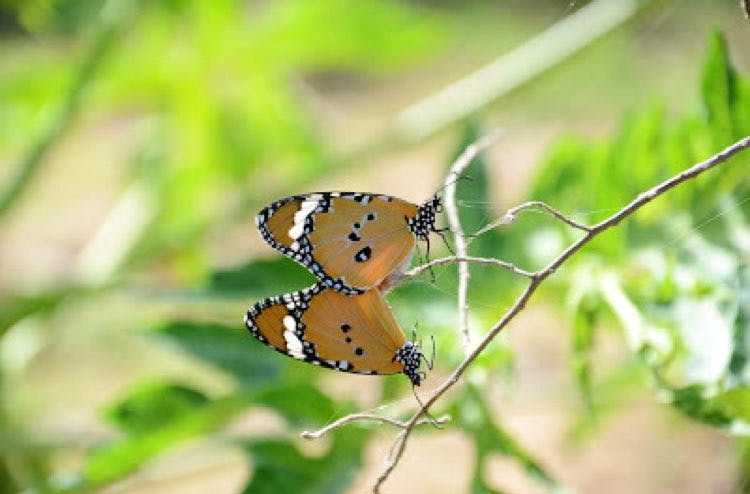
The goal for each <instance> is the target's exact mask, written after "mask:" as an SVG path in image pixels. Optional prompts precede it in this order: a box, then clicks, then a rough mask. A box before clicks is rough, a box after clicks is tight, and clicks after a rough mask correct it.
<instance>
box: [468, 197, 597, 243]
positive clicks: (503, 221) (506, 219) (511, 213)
mask: <svg viewBox="0 0 750 494" xmlns="http://www.w3.org/2000/svg"><path fill="white" fill-rule="evenodd" d="M533 208H536V209H542V210H544V211H546V212H548V213H550V214H551V215H552V216H554V217H555V218H557V219H558V220H560V221H562V222H563V223H565V224H567V225H569V226H571V227H573V228H575V229H577V230H582V231H584V232H590V231H591V227H590V226H587V225H584V224H582V223H579V222H577V221H575V220H574V219H572V218H569V217H568V216H566V215H564V214H563V213H561V212H560V211H558V210H557V209H555V208H553V207H552V206H550V205H549V204H547V203H545V202H542V201H529V202H525V203H523V204H520V205H518V206H516V207H513V208H510V209H509V210H508V211H506V212H505V214H504V215H503V216H502V218H498V219H497V220H495V221H493V222H492V223H490V224H489V225H487V226H485V227H484V228H482V229H481V230H479V231H478V232H476V233H475V234H474V235H472V236H474V237H478V236H479V235H481V234H483V233H485V232H488V231H490V230H494V229H495V228H497V227H498V226H501V225H509V224H511V223H513V222H514V221H515V219H516V216H517V215H518V213H520V212H521V211H525V210H527V209H533Z"/></svg>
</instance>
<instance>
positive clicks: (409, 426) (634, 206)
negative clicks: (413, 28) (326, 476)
mask: <svg viewBox="0 0 750 494" xmlns="http://www.w3.org/2000/svg"><path fill="white" fill-rule="evenodd" d="M748 147H750V136H747V137H745V138H743V139H741V140H739V141H737V142H735V143H734V144H732V145H731V146H728V147H727V148H725V149H724V150H723V151H721V152H719V153H717V154H715V155H713V156H712V157H710V158H708V159H707V160H705V161H703V162H701V163H698V164H696V165H694V166H692V167H690V168H688V169H686V170H685V171H683V172H682V173H680V174H678V175H675V176H673V177H672V178H669V179H668V180H665V181H664V182H662V183H660V184H659V185H657V186H655V187H653V188H651V189H649V190H648V191H646V192H643V193H642V194H639V195H638V196H637V197H636V198H634V199H633V200H632V201H631V202H630V203H629V204H627V205H626V206H624V207H623V208H622V209H620V210H619V211H618V212H617V213H615V214H613V215H612V216H610V217H609V218H607V219H605V220H603V221H601V222H599V223H597V224H595V225H592V226H586V225H582V224H580V223H577V222H573V221H572V220H570V219H569V218H567V217H566V216H565V215H563V214H562V213H560V212H558V211H556V210H555V209H553V208H551V207H549V206H547V205H546V204H544V203H538V202H532V203H526V204H522V205H520V206H517V207H516V208H513V209H511V210H510V211H509V213H511V212H512V214H511V218H512V217H513V216H514V215H515V214H516V213H518V212H520V211H522V210H524V209H528V208H530V207H540V208H542V209H544V210H546V211H548V212H550V213H551V214H553V215H554V216H555V217H556V218H558V219H559V220H560V221H563V222H564V223H566V224H568V225H570V226H571V227H573V228H576V229H579V230H582V231H584V232H585V234H584V235H583V236H582V237H581V238H580V239H578V240H576V241H575V242H573V243H572V244H571V245H570V246H569V247H568V248H566V249H565V250H564V251H563V252H562V253H561V254H560V255H559V256H557V258H555V259H554V260H553V261H552V262H550V263H549V264H548V265H547V266H546V267H544V268H543V269H540V270H538V271H536V272H533V273H532V272H527V271H524V270H522V269H519V268H517V267H515V266H513V265H512V264H509V263H504V262H502V261H498V262H495V261H492V262H488V260H487V259H484V258H471V257H467V256H465V255H464V256H462V255H458V256H454V257H449V258H443V259H436V260H434V261H432V263H433V264H432V265H433V266H434V265H439V264H447V263H451V262H457V263H460V264H459V267H460V266H465V265H466V264H467V263H469V262H479V263H484V264H496V265H498V266H501V267H503V268H505V269H508V270H510V271H512V272H516V273H517V274H520V275H522V276H526V277H528V278H529V279H530V281H529V284H528V286H527V287H526V289H525V290H524V291H523V292H522V293H521V294H520V295H519V296H518V297H517V298H516V300H515V302H514V303H513V305H512V306H511V308H510V309H508V311H507V312H506V313H505V314H504V315H503V316H502V317H501V318H500V319H499V320H498V321H497V322H496V323H495V324H494V325H493V326H492V327H491V328H490V329H489V331H488V332H487V334H486V335H485V336H484V338H482V340H481V341H479V343H478V344H477V345H476V347H474V348H472V349H471V351H470V353H469V354H468V355H467V356H466V357H465V358H464V360H463V361H462V362H461V364H459V365H458V367H457V368H456V369H455V370H454V371H453V373H451V375H450V376H449V377H448V378H447V379H446V380H445V381H444V382H443V383H442V384H440V385H439V386H438V387H437V388H435V389H434V390H433V391H432V393H431V394H430V396H429V397H428V398H427V399H426V400H424V402H423V405H422V406H421V407H420V408H419V409H418V410H417V411H416V412H414V414H413V415H412V417H411V418H410V419H409V420H408V421H406V422H403V423H402V422H397V424H398V425H397V427H399V428H400V429H401V430H400V431H399V433H398V434H397V436H396V438H395V440H394V442H393V445H392V449H391V452H390V453H389V455H388V457H387V458H386V460H385V464H384V465H383V468H382V470H381V471H380V473H379V474H378V476H377V478H376V479H375V482H374V485H373V492H374V493H376V494H377V493H379V492H380V487H381V486H382V484H383V483H384V482H385V481H386V480H387V479H388V477H389V476H390V474H391V472H392V471H393V469H394V468H395V467H396V465H398V462H399V461H400V459H401V457H402V455H403V453H404V451H405V449H406V444H407V442H408V440H409V437H410V436H411V433H412V432H413V430H414V428H415V427H416V426H417V425H418V424H421V423H424V422H425V421H426V420H425V419H423V418H422V417H423V416H425V415H426V414H427V412H428V411H429V409H430V408H431V407H432V406H433V405H434V404H435V402H437V400H438V399H440V397H441V396H443V395H444V394H445V393H446V392H447V391H448V390H449V389H450V388H451V387H453V386H454V385H455V384H456V383H457V382H458V381H459V379H460V378H461V376H462V375H463V374H464V372H465V371H466V369H467V368H468V367H469V366H470V365H471V364H472V363H473V362H474V360H476V358H477V357H478V356H479V355H480V354H481V353H482V351H484V349H485V348H486V347H487V345H489V343H490V342H491V341H492V340H493V339H494V338H495V337H496V336H497V335H498V334H499V333H500V331H502V330H503V329H504V328H505V327H506V326H507V325H508V323H510V321H511V320H513V318H514V317H515V316H516V315H517V314H518V313H519V312H520V311H521V310H522V309H523V308H524V307H525V306H526V303H527V302H528V300H529V299H530V298H531V296H532V295H533V294H534V292H535V291H536V290H537V288H538V287H539V285H540V284H541V283H542V282H543V281H544V280H546V279H547V278H548V277H550V276H551V275H552V274H553V273H554V272H555V271H556V270H557V269H558V268H559V267H560V266H561V265H562V264H563V263H564V262H565V261H567V260H568V259H569V258H570V257H571V256H572V255H573V254H575V253H576V252H578V251H579V250H581V248H583V247H584V246H585V245H586V244H588V243H589V242H590V241H591V240H592V239H593V238H595V237H596V236H598V235H599V234H600V233H602V232H603V231H605V230H607V229H609V228H611V227H613V226H616V225H618V224H619V223H620V222H621V221H622V220H624V219H625V218H627V217H628V216H630V215H632V214H633V213H634V212H636V211H637V210H639V209H640V208H641V207H643V206H644V205H645V204H647V203H648V202H650V201H651V200H653V199H654V198H656V197H658V196H660V195H662V194H664V193H665V192H667V191H668V190H670V189H672V188H673V187H675V186H677V185H679V184H681V183H683V182H685V181H686V180H689V179H692V178H694V177H696V176H698V175H700V174H701V173H703V172H705V171H707V170H709V169H711V168H713V167H715V166H717V165H719V164H721V163H724V162H725V161H727V160H728V159H729V158H730V157H732V156H734V155H735V154H737V153H739V152H741V151H742V150H744V149H747V148H748ZM462 156H463V155H462ZM454 166H455V165H454ZM507 216H508V215H507V214H506V217H507ZM424 269H427V267H426V266H420V267H418V268H415V269H414V270H412V271H410V272H408V273H407V274H406V276H405V278H408V277H411V276H416V275H417V274H419V273H421V272H422V271H424ZM462 329H463V328H462ZM357 415H359V414H354V415H350V416H347V417H344V418H342V419H340V420H338V421H337V422H335V423H334V424H338V425H336V426H334V424H331V426H329V427H328V428H326V432H328V431H330V430H333V429H335V428H337V427H340V426H343V425H345V424H348V423H350V422H353V421H356V420H360V418H358V417H357ZM378 420H380V419H378ZM381 421H384V420H381ZM384 422H388V421H384ZM389 423H390V422H389Z"/></svg>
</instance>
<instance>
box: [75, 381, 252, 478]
mask: <svg viewBox="0 0 750 494" xmlns="http://www.w3.org/2000/svg"><path fill="white" fill-rule="evenodd" d="M146 394H149V393H146ZM180 394H182V395H183V396H185V395H187V393H184V392H180ZM151 396H152V398H155V397H154V396H153V395H151ZM139 399H140V400H141V402H143V400H142V398H141V397H139V398H138V399H134V400H130V401H133V402H137V401H138V400H139ZM181 399H182V400H183V401H182V403H181V404H178V405H175V404H174V402H176V401H179V400H180V399H175V398H171V399H170V401H172V404H171V405H168V406H167V409H168V410H166V412H164V415H163V416H161V417H155V416H153V415H152V416H147V414H145V413H144V414H142V415H141V416H140V417H139V418H140V421H138V420H132V421H131V420H130V418H128V419H126V420H125V422H127V424H128V427H129V428H130V431H131V432H134V434H133V435H131V436H128V437H126V438H124V439H122V440H116V441H112V442H110V443H108V444H104V445H102V446H99V447H98V448H97V449H96V450H94V451H93V452H92V453H91V454H90V455H89V457H88V459H87V461H86V465H85V466H84V469H83V470H84V481H85V484H86V485H88V486H97V485H101V484H104V483H107V482H112V481H114V480H117V479H120V478H122V477H124V476H125V475H128V474H129V473H131V472H133V471H135V470H137V469H138V468H140V467H141V466H142V465H143V464H145V463H146V462H147V461H149V460H151V459H152V458H153V457H154V456H156V455H157V454H159V453H161V452H163V451H165V450H166V449H168V448H170V447H172V446H174V445H175V444H177V443H180V442H182V441H185V440H186V439H189V438H192V437H196V436H200V435H202V434H206V433H207V432H210V431H213V430H215V429H217V428H219V427H221V426H222V425H224V424H225V423H226V422H227V420H228V419H229V417H231V416H232V415H234V414H235V413H237V412H238V411H239V410H242V409H243V408H244V407H246V406H247V397H246V396H243V395H241V394H238V395H230V396H228V397H226V398H222V399H220V400H215V401H212V402H204V403H202V404H200V406H197V407H192V408H191V406H190V405H189V403H188V402H189V401H190V400H195V401H199V400H200V399H199V398H196V397H195V395H194V396H192V397H191V398H181ZM141 406H142V407H143V408H145V409H149V410H156V409H158V408H159V404H157V403H148V404H145V403H142V405H141ZM170 413H171V414H172V415H171V416H170V417H169V418H168V420H166V419H167V416H168V415H169V414H170ZM158 418H163V419H165V420H166V421H163V422H161V423H157V422H156V419H158ZM136 422H140V423H138V424H137V425H135V423H136Z"/></svg>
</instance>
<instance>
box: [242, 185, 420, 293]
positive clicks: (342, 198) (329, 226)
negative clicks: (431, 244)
mask: <svg viewBox="0 0 750 494" xmlns="http://www.w3.org/2000/svg"><path fill="white" fill-rule="evenodd" d="M418 210H419V207H418V206H417V205H415V204H412V203H410V202H407V201H403V200H401V199H397V198H394V197H390V196H386V195H375V194H360V193H352V192H323V193H316V194H307V195H302V196H292V197H288V198H286V199H282V200H280V201H277V202H275V203H272V204H270V205H269V206H267V207H266V208H264V209H263V210H262V211H261V212H260V213H259V214H258V217H257V224H258V229H259V230H260V232H261V235H262V236H263V238H264V239H265V240H266V242H268V243H269V244H270V245H271V246H272V247H273V248H275V249H276V250H278V251H280V252H282V253H283V254H285V255H287V256H289V257H291V258H292V259H294V260H296V261H297V262H299V263H300V264H302V265H303V266H305V267H307V268H308V269H310V270H311V271H312V272H313V274H315V276H316V277H318V279H320V280H321V281H322V282H323V283H324V284H326V285H327V286H331V287H334V288H335V289H337V290H339V291H342V292H344V293H348V294H352V293H358V292H361V291H363V290H367V289H369V288H372V287H374V286H377V285H378V283H379V282H381V281H382V280H383V279H384V278H386V277H387V276H388V275H389V274H390V273H392V272H393V271H395V270H398V269H400V268H403V266H405V265H406V261H407V259H408V258H409V256H410V255H411V253H412V251H413V250H414V245H415V243H416V238H415V236H414V234H413V233H412V231H411V230H410V228H409V223H408V222H409V218H415V217H416V215H417V213H418Z"/></svg>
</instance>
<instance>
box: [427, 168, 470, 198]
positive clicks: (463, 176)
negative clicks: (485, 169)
mask: <svg viewBox="0 0 750 494" xmlns="http://www.w3.org/2000/svg"><path fill="white" fill-rule="evenodd" d="M454 175H455V174H454ZM459 180H467V181H469V182H471V181H472V180H474V179H473V178H471V177H470V176H469V175H465V174H463V173H460V174H458V175H456V177H455V178H454V179H453V180H451V181H450V182H446V183H444V184H443V185H441V186H440V187H438V188H437V190H436V191H435V193H434V194H433V196H436V195H438V194H440V193H441V192H442V191H444V190H445V188H446V187H448V186H449V185H453V184H455V183H458V181H459Z"/></svg>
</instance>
